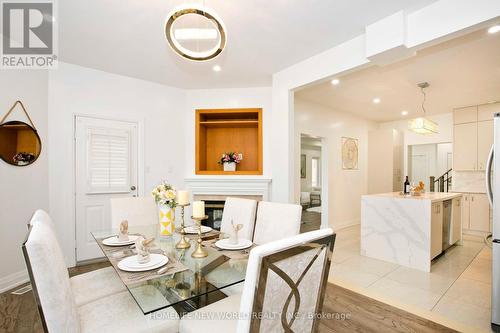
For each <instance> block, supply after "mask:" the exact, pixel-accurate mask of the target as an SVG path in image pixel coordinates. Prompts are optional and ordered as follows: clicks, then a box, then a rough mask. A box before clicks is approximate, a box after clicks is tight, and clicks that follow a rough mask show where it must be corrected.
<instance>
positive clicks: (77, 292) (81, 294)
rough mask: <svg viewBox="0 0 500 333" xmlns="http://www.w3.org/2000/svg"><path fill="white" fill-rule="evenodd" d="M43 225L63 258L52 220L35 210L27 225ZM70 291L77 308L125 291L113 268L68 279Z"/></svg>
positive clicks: (42, 212) (97, 270)
mask: <svg viewBox="0 0 500 333" xmlns="http://www.w3.org/2000/svg"><path fill="white" fill-rule="evenodd" d="M35 221H36V222H37V223H43V224H45V225H47V226H48V227H49V228H50V232H51V237H52V239H54V242H55V243H57V244H56V245H54V246H55V248H56V249H57V251H58V255H59V256H63V254H62V253H63V252H62V248H61V243H60V242H59V239H58V238H57V234H56V231H55V230H56V229H55V226H54V222H53V221H52V218H51V217H50V216H49V215H48V214H47V213H46V212H45V211H43V210H37V211H36V212H35V214H34V215H33V217H32V219H31V221H30V223H29V225H30V226H31V225H32V223H33V222H35ZM70 284H71V289H72V292H73V296H74V299H75V304H76V305H77V306H80V305H83V304H86V303H89V302H92V301H95V300H97V299H99V298H102V297H105V296H109V295H113V294H116V293H119V292H122V291H125V290H127V289H126V288H125V285H124V284H123V282H122V281H121V280H120V278H119V277H118V275H117V274H116V272H115V270H114V269H113V267H105V268H100V269H96V270H94V271H91V272H87V273H83V274H79V275H76V276H73V277H71V278H70Z"/></svg>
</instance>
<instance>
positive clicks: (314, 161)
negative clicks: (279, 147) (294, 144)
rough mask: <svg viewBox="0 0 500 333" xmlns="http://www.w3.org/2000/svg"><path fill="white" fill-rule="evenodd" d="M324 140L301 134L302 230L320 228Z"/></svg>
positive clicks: (324, 166)
mask: <svg viewBox="0 0 500 333" xmlns="http://www.w3.org/2000/svg"><path fill="white" fill-rule="evenodd" d="M323 155H324V140H323V139H322V138H320V137H316V136H311V135H308V134H301V135H300V205H301V206H302V226H301V232H307V231H311V230H317V229H320V227H321V225H322V219H323V218H324V216H323V213H324V211H323V209H324V208H323V207H324V205H323V204H324V203H325V201H324V199H325V197H324V186H323V184H325V182H324V180H325V178H326V175H325V174H324V171H326V170H327V169H326V164H325V163H326V161H325V159H324V158H323Z"/></svg>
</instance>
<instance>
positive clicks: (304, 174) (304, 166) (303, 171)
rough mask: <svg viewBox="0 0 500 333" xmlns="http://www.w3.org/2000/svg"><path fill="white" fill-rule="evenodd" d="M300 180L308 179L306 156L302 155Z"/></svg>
mask: <svg viewBox="0 0 500 333" xmlns="http://www.w3.org/2000/svg"><path fill="white" fill-rule="evenodd" d="M300 178H306V155H305V154H301V155H300Z"/></svg>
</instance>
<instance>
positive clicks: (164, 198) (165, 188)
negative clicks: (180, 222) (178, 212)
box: [151, 182, 177, 237]
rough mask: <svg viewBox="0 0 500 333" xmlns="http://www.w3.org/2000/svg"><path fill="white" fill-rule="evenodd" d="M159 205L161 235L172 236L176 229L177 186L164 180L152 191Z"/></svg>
mask: <svg viewBox="0 0 500 333" xmlns="http://www.w3.org/2000/svg"><path fill="white" fill-rule="evenodd" d="M151 194H152V196H153V198H154V199H155V201H156V204H157V205H158V218H159V224H160V236H162V237H170V236H172V235H173V234H174V231H175V206H177V201H176V200H175V198H176V196H177V191H176V190H175V188H174V187H173V186H172V185H170V184H168V183H166V182H163V183H161V184H160V185H158V186H156V187H155V188H154V189H153V191H152V192H151Z"/></svg>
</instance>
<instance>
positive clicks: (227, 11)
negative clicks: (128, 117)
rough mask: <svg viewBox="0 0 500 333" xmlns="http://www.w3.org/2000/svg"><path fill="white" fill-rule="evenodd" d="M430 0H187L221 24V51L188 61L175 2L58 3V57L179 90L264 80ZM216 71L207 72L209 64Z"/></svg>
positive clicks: (258, 83)
mask: <svg viewBox="0 0 500 333" xmlns="http://www.w3.org/2000/svg"><path fill="white" fill-rule="evenodd" d="M434 1H435V0H377V1H373V0H349V1H332V0H250V1H243V0H204V1H203V0H195V1H193V2H194V3H197V4H202V3H203V2H204V3H205V5H206V6H207V7H210V8H212V9H213V10H215V11H216V12H217V13H218V15H219V16H220V17H221V19H222V20H223V21H224V23H225V25H226V27H227V30H228V44H227V48H226V50H225V51H224V52H223V54H222V55H221V56H219V57H218V58H216V59H215V60H213V61H210V62H207V63H193V62H190V61H187V60H184V59H181V58H180V57H178V56H177V55H176V54H174V53H173V52H172V51H171V50H170V48H169V47H168V45H167V42H166V40H165V38H164V31H163V29H164V21H165V19H166V16H167V15H168V13H169V12H170V10H171V9H172V8H174V7H176V6H178V5H180V4H184V3H186V2H185V1H181V0H146V1H145V0H105V1H103V0H64V1H59V2H58V6H59V8H58V9H59V15H58V21H59V59H60V60H61V61H64V62H69V63H74V64H77V65H81V66H87V67H91V68H96V69H100V70H104V71H108V72H112V73H117V74H122V75H126V76H131V77H136V78H140V79H145V80H149V81H154V82H159V83H163V84H167V85H171V86H175V87H181V88H214V87H250V86H268V85H270V84H271V75H272V74H273V73H275V72H277V71H279V70H281V69H283V68H286V67H288V66H290V65H292V64H295V63H297V62H299V61H301V60H303V59H306V58H308V57H310V56H312V55H315V54H317V53H319V52H321V51H324V50H326V49H329V48H331V47H333V46H335V45H337V44H339V43H341V42H343V41H346V40H349V39H351V38H353V37H355V36H357V35H359V34H362V33H363V32H364V27H365V26H366V25H367V24H370V23H373V22H375V21H377V20H379V19H381V18H383V17H385V16H387V15H390V14H392V13H394V12H396V11H399V10H401V9H407V10H410V11H411V10H414V9H417V8H420V7H423V6H425V5H427V4H429V3H432V2H434ZM214 64H219V65H220V66H221V67H222V71H221V72H219V73H215V72H213V71H212V66H213V65H214Z"/></svg>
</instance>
